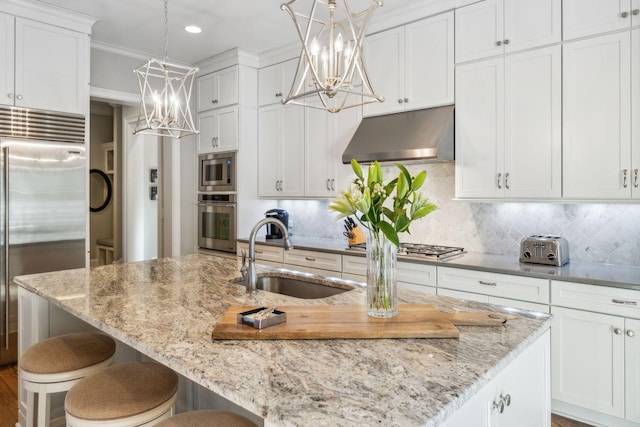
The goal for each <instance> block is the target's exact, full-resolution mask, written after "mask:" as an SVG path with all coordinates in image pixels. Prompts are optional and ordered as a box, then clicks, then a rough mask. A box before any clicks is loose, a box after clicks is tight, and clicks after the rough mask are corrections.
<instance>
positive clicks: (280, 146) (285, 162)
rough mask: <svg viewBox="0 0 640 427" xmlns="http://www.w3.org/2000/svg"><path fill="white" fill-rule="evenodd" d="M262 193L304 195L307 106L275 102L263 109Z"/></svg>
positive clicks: (261, 140)
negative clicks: (305, 107) (305, 109)
mask: <svg viewBox="0 0 640 427" xmlns="http://www.w3.org/2000/svg"><path fill="white" fill-rule="evenodd" d="M258 122H259V123H258V125H259V132H258V133H259V144H258V175H259V182H258V194H259V195H260V196H262V197H291V196H294V197H295V196H303V195H304V108H302V107H300V106H297V105H293V106H290V105H281V104H273V105H268V106H265V107H260V109H259V118H258Z"/></svg>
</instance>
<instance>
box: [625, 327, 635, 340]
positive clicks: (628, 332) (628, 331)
mask: <svg viewBox="0 0 640 427" xmlns="http://www.w3.org/2000/svg"><path fill="white" fill-rule="evenodd" d="M635 334H636V333H635V332H633V331H632V330H631V329H627V336H628V337H629V338H633V336H634V335H635Z"/></svg>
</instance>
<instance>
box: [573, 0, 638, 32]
mask: <svg viewBox="0 0 640 427" xmlns="http://www.w3.org/2000/svg"><path fill="white" fill-rule="evenodd" d="M636 25H640V0H608V1H602V0H563V2H562V28H563V39H564V40H571V39H575V38H578V37H585V36H590V35H594V34H600V33H606V32H609V31H616V30H622V29H625V28H629V27H631V26H636Z"/></svg>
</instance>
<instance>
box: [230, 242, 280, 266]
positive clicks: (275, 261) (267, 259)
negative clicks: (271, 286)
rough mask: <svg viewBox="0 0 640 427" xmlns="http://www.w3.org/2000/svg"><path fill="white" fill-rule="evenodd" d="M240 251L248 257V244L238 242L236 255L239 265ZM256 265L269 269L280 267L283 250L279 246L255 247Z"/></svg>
mask: <svg viewBox="0 0 640 427" xmlns="http://www.w3.org/2000/svg"><path fill="white" fill-rule="evenodd" d="M242 251H244V252H245V253H246V254H247V256H249V243H244V242H238V244H237V250H236V254H237V255H238V262H239V265H242ZM255 252H256V253H255V255H256V263H257V264H262V265H268V266H270V267H282V262H283V260H284V248H283V247H281V246H272V245H260V244H256V247H255Z"/></svg>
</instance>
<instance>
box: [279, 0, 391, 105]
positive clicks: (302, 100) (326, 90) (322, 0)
mask: <svg viewBox="0 0 640 427" xmlns="http://www.w3.org/2000/svg"><path fill="white" fill-rule="evenodd" d="M296 1H297V0H291V1H289V2H288V3H285V4H283V5H282V6H281V8H282V10H285V11H286V12H288V13H289V15H290V16H291V19H293V23H294V26H295V29H296V32H297V34H298V37H299V38H300V41H301V42H302V50H301V52H300V58H299V59H298V67H297V69H296V74H295V77H294V79H293V83H292V85H291V90H290V92H289V95H288V96H287V97H286V98H284V99H283V100H282V103H283V104H298V105H304V106H307V107H314V108H320V109H324V110H327V111H329V112H332V113H337V112H338V111H340V110H342V109H345V108H350V107H356V106H359V105H363V104H369V103H372V102H382V101H384V98H382V97H380V96H378V95H376V94H375V92H374V90H373V88H372V86H371V82H369V77H368V76H367V72H366V70H365V66H364V61H363V55H362V42H363V40H364V36H365V34H366V31H367V27H368V26H369V22H370V21H371V16H372V15H373V12H374V10H375V9H376V8H378V7H379V6H382V1H380V0H366V2H367V3H368V7H366V8H365V9H363V10H362V11H360V12H352V11H351V10H350V8H349V5H348V4H347V0H313V4H312V6H311V11H310V13H309V14H303V13H300V12H295V11H294V10H293V6H294V4H295V3H296ZM360 1H361V2H362V1H363V0H360Z"/></svg>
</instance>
